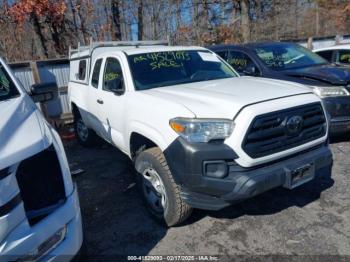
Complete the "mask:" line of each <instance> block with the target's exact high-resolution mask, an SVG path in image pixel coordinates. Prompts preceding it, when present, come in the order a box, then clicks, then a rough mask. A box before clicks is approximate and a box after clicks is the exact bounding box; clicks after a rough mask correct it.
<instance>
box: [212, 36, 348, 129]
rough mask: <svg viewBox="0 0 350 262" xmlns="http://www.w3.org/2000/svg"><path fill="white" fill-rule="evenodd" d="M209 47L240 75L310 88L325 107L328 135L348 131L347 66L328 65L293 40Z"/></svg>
mask: <svg viewBox="0 0 350 262" xmlns="http://www.w3.org/2000/svg"><path fill="white" fill-rule="evenodd" d="M209 49H211V50H212V51H214V52H215V53H217V54H218V55H220V56H221V57H222V58H223V59H225V60H226V61H227V62H228V63H229V64H230V65H231V66H232V67H233V68H234V69H236V71H237V72H238V73H240V74H241V75H246V76H257V77H267V78H273V79H279V80H287V81H293V82H297V83H301V84H304V85H306V86H308V87H310V89H311V90H313V92H314V93H315V94H317V95H318V96H320V97H321V98H322V100H323V102H324V104H325V106H326V108H327V111H328V114H329V116H330V123H331V125H330V132H331V134H344V133H350V68H348V67H342V66H339V65H335V64H330V63H329V62H327V61H326V60H324V59H323V58H322V57H320V56H319V55H317V54H315V53H313V52H311V51H309V50H308V49H306V48H304V47H302V46H300V45H298V44H294V43H285V42H267V43H250V44H244V45H218V46H211V47H209Z"/></svg>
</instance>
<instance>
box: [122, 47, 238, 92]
mask: <svg viewBox="0 0 350 262" xmlns="http://www.w3.org/2000/svg"><path fill="white" fill-rule="evenodd" d="M128 59H129V64H130V69H131V72H132V75H133V79H134V83H135V88H136V90H147V89H151V88H156V87H163V86H169V85H177V84H184V83H192V82H199V81H208V80H214V79H222V78H229V77H235V76H237V75H236V74H235V72H234V71H233V70H232V69H231V68H230V67H229V66H227V65H226V64H225V63H224V62H222V61H221V60H220V59H219V58H218V57H217V55H216V54H213V53H211V52H209V51H206V50H203V51H194V50H190V51H183V50H180V51H165V52H153V53H144V54H136V55H129V57H128Z"/></svg>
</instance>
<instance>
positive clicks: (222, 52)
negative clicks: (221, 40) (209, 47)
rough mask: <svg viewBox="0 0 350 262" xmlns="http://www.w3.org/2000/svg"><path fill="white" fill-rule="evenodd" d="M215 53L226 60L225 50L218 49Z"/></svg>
mask: <svg viewBox="0 0 350 262" xmlns="http://www.w3.org/2000/svg"><path fill="white" fill-rule="evenodd" d="M215 53H217V54H218V55H219V56H220V57H221V58H222V59H224V60H227V52H226V51H218V52H215Z"/></svg>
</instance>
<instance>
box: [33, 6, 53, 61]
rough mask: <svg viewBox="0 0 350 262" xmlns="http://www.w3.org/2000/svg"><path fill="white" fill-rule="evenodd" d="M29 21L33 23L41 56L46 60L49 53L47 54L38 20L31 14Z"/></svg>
mask: <svg viewBox="0 0 350 262" xmlns="http://www.w3.org/2000/svg"><path fill="white" fill-rule="evenodd" d="M31 20H32V23H33V28H34V32H35V33H36V35H37V36H38V39H39V41H40V45H41V48H42V50H43V54H44V56H45V58H48V57H49V52H48V49H47V46H46V39H45V37H44V34H43V32H42V30H41V26H40V22H39V19H38V17H37V16H36V15H35V14H34V13H33V14H32V15H31Z"/></svg>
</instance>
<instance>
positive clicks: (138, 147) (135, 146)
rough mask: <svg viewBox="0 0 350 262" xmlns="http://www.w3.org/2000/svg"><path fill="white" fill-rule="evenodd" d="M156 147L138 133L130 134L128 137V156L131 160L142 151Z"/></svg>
mask: <svg viewBox="0 0 350 262" xmlns="http://www.w3.org/2000/svg"><path fill="white" fill-rule="evenodd" d="M152 147H157V145H156V144H155V143H154V142H153V141H152V140H150V139H148V138H147V137H145V136H143V135H140V134H139V133H132V134H131V137H130V156H131V158H132V159H135V157H136V156H137V155H138V154H140V153H141V152H142V151H144V150H146V149H149V148H152Z"/></svg>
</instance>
